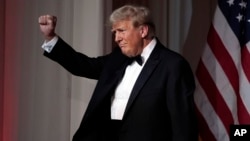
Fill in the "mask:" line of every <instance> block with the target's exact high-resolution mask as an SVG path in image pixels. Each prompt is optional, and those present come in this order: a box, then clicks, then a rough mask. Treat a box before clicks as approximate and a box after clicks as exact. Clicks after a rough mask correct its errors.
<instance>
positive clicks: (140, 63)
mask: <svg viewBox="0 0 250 141" xmlns="http://www.w3.org/2000/svg"><path fill="white" fill-rule="evenodd" d="M134 61H136V62H137V63H138V64H139V65H140V66H141V65H142V63H143V59H142V57H141V55H137V56H135V57H130V58H129V65H130V64H132V63H133V62H134Z"/></svg>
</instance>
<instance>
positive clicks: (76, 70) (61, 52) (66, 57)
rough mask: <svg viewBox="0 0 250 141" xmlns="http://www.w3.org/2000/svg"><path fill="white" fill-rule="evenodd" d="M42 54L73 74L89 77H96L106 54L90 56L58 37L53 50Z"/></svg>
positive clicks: (99, 72)
mask: <svg viewBox="0 0 250 141" xmlns="http://www.w3.org/2000/svg"><path fill="white" fill-rule="evenodd" d="M44 55H45V56H46V57H48V58H50V59H52V60H54V61H55V62H57V63H59V64H60V65H61V66H63V67H64V68H65V69H66V70H68V71H69V72H70V73H72V74H73V75H77V76H82V77H86V78H90V79H98V78H99V76H100V74H101V71H102V69H103V66H104V63H105V60H106V59H107V58H108V56H103V57H97V58H90V57H88V56H86V55H84V54H82V53H80V52H77V51H75V50H74V49H73V48H72V47H71V46H69V45H68V44H67V43H66V42H64V41H63V40H62V39H61V38H59V40H58V42H57V43H56V45H55V46H54V48H53V50H52V51H51V52H50V53H48V52H46V51H45V52H44Z"/></svg>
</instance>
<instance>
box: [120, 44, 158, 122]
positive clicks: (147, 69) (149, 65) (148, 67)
mask: <svg viewBox="0 0 250 141" xmlns="http://www.w3.org/2000/svg"><path fill="white" fill-rule="evenodd" d="M159 61H160V51H159V46H157V45H156V47H155V48H154V50H153V52H152V54H151V55H150V57H149V58H148V60H147V62H146V64H145V66H144V68H143V69H142V71H141V73H140V75H139V77H138V79H137V80H136V82H135V85H134V87H133V89H132V92H131V95H130V97H129V101H128V103H127V107H126V110H125V113H124V117H125V116H126V113H127V112H128V110H129V109H130V107H131V105H132V103H133V102H134V100H135V98H136V97H137V95H138V94H139V92H140V90H141V88H142V87H143V85H144V84H145V82H146V81H147V80H148V79H149V77H150V75H151V73H152V72H153V71H154V69H155V68H156V66H157V65H158V63H159Z"/></svg>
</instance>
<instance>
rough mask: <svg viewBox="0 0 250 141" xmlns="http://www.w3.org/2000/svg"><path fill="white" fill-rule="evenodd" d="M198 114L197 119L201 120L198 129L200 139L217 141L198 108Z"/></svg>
mask: <svg viewBox="0 0 250 141" xmlns="http://www.w3.org/2000/svg"><path fill="white" fill-rule="evenodd" d="M196 113H197V117H198V120H199V124H198V128H199V132H200V137H201V138H202V141H216V139H215V137H214V135H213V133H212V132H211V130H210V129H209V127H208V125H207V123H206V121H205V119H204V117H203V116H202V114H201V113H200V111H199V110H198V109H197V107H196Z"/></svg>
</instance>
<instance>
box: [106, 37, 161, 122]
mask: <svg viewBox="0 0 250 141" xmlns="http://www.w3.org/2000/svg"><path fill="white" fill-rule="evenodd" d="M155 45H156V39H153V40H152V41H151V42H150V43H149V44H148V45H147V46H146V47H145V48H144V49H143V51H142V53H141V57H142V59H143V64H142V65H141V66H140V65H139V64H138V63H137V62H136V61H134V62H133V63H132V64H131V65H128V66H127V68H126V70H125V74H124V76H123V78H122V80H121V81H120V83H119V85H118V86H117V88H116V90H115V94H114V96H113V98H112V100H111V119H115V120H122V118H123V115H124V112H125V109H126V106H127V103H128V100H129V97H130V94H131V92H132V89H133V87H134V84H135V82H136V80H137V78H138V76H139V74H140V72H141V70H142V68H143V67H144V65H145V63H146V61H147V60H148V58H149V56H150V54H151V52H152V51H153V49H154V47H155Z"/></svg>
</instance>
